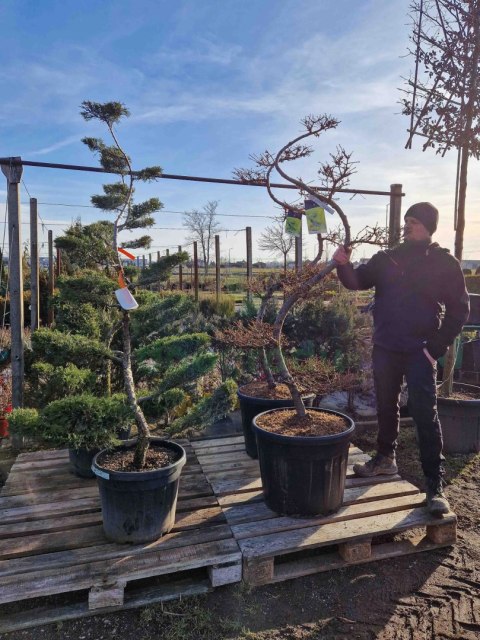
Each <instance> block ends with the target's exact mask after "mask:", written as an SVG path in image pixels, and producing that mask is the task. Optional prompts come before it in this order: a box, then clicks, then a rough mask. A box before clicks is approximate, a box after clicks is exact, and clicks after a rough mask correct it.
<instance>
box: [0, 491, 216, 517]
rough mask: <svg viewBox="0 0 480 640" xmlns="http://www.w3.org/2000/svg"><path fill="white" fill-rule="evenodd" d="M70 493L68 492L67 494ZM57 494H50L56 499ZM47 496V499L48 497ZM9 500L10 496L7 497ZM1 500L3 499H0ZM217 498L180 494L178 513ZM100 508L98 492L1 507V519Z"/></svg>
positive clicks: (208, 505) (45, 515) (75, 512)
mask: <svg viewBox="0 0 480 640" xmlns="http://www.w3.org/2000/svg"><path fill="white" fill-rule="evenodd" d="M67 495H68V494H67ZM55 497H56V496H55V494H54V495H52V496H50V499H51V500H55ZM47 498H48V497H46V498H45V499H47ZM6 500H8V498H7V499H6ZM0 502H1V500H0ZM217 504H218V502H217V499H216V498H215V497H214V496H213V495H210V496H201V497H199V498H185V499H184V498H183V497H182V496H181V495H179V499H178V501H177V514H178V513H182V512H183V511H193V510H194V509H208V508H209V507H213V506H215V505H217ZM99 510H100V497H99V495H98V492H95V495H94V496H93V497H91V498H83V499H78V500H68V499H67V500H62V501H58V502H53V503H52V502H45V503H42V504H33V505H32V504H29V505H27V506H20V507H11V508H8V509H1V505H0V519H1V522H2V523H3V524H13V523H15V522H30V521H33V520H45V519H49V518H58V517H59V516H66V515H70V516H72V515H79V514H81V513H91V512H95V511H99Z"/></svg>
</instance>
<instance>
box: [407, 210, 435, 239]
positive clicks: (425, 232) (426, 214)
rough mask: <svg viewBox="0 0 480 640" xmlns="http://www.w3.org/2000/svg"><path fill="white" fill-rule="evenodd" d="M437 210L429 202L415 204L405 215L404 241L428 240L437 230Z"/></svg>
mask: <svg viewBox="0 0 480 640" xmlns="http://www.w3.org/2000/svg"><path fill="white" fill-rule="evenodd" d="M437 225H438V209H436V207H434V206H433V204H430V202H417V204H413V205H412V206H411V207H410V208H409V209H408V210H407V212H406V214H405V230H404V232H403V236H404V238H405V240H407V241H411V242H420V241H422V240H429V239H430V238H431V236H432V235H433V234H434V233H435V231H436V230H437Z"/></svg>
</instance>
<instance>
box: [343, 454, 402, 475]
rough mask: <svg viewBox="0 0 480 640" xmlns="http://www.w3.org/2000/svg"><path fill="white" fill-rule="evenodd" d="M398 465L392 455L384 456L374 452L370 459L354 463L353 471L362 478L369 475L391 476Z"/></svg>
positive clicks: (395, 471)
mask: <svg viewBox="0 0 480 640" xmlns="http://www.w3.org/2000/svg"><path fill="white" fill-rule="evenodd" d="M397 471H398V467H397V463H396V461H395V454H394V455H393V456H384V455H382V454H381V453H376V454H375V455H374V456H373V458H372V459H371V460H369V461H368V462H365V463H364V464H354V465H353V472H354V473H355V475H357V476H361V477H362V478H369V477H370V476H393V475H395V474H396V473H397Z"/></svg>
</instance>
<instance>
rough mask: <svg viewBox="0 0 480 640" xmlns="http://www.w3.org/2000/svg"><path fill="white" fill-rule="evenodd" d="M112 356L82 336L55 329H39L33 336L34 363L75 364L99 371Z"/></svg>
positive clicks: (102, 347)
mask: <svg viewBox="0 0 480 640" xmlns="http://www.w3.org/2000/svg"><path fill="white" fill-rule="evenodd" d="M110 355H111V352H110V350H109V349H107V347H105V346H104V345H103V344H101V343H100V342H98V341H96V340H92V339H90V338H86V337H85V336H81V335H72V334H69V333H62V332H60V331H56V330H55V329H38V330H37V331H35V332H34V333H33V334H32V354H31V356H33V361H34V362H35V361H37V360H43V361H45V362H48V363H50V364H52V365H54V366H59V367H62V366H65V365H67V364H68V363H70V362H75V363H76V364H77V365H78V366H79V367H80V368H86V369H91V370H93V371H97V370H99V369H101V367H102V365H103V363H104V361H105V359H106V358H108V357H109V356H110Z"/></svg>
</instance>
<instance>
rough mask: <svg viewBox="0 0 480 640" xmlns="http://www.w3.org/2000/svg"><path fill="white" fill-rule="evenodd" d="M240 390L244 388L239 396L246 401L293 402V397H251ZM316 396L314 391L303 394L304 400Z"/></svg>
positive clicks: (238, 392) (238, 390)
mask: <svg viewBox="0 0 480 640" xmlns="http://www.w3.org/2000/svg"><path fill="white" fill-rule="evenodd" d="M243 386H245V385H243ZM240 389H242V387H239V388H238V389H237V396H238V397H239V398H245V399H250V398H251V399H252V400H266V401H269V402H271V401H272V400H273V401H282V402H285V401H286V400H292V398H291V397H289V398H266V397H265V396H249V395H247V394H246V393H242V391H240ZM316 395H317V394H316V393H314V392H313V391H310V392H308V393H302V398H315V397H316ZM292 402H293V400H292ZM284 408H285V407H284ZM309 408H310V407H309Z"/></svg>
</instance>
